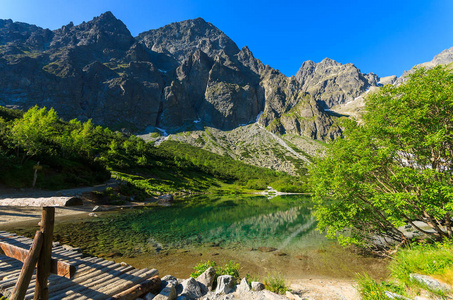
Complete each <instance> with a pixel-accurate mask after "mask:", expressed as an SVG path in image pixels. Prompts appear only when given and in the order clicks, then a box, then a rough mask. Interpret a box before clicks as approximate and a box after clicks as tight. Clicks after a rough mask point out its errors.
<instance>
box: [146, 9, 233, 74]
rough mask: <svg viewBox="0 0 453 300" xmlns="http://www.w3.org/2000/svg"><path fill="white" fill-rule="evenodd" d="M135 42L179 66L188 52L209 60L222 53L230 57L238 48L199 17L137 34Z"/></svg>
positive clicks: (223, 34)
mask: <svg viewBox="0 0 453 300" xmlns="http://www.w3.org/2000/svg"><path fill="white" fill-rule="evenodd" d="M137 40H138V41H139V42H141V43H143V44H144V45H145V46H146V47H147V48H148V49H149V50H151V51H154V52H157V53H163V54H166V55H167V56H169V57H171V58H173V59H174V60H175V66H176V65H178V64H181V63H182V62H183V61H184V60H185V58H186V57H187V55H188V54H189V53H192V52H193V51H195V50H196V49H200V50H201V51H203V52H204V53H206V54H207V55H208V56H210V57H214V56H215V55H218V54H220V52H221V51H224V52H225V53H226V54H227V55H229V56H233V55H235V54H236V53H238V52H239V48H238V47H237V45H236V44H235V43H234V42H233V41H232V40H231V39H230V38H229V37H228V36H227V35H226V34H225V33H223V32H222V31H221V30H219V29H218V28H217V27H215V26H214V25H212V24H211V23H209V22H206V21H205V20H203V19H202V18H197V19H192V20H186V21H182V22H176V23H171V24H169V25H166V26H164V27H161V28H159V29H153V30H149V31H146V32H144V33H141V34H139V36H138V37H137Z"/></svg>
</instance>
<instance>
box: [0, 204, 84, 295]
mask: <svg viewBox="0 0 453 300" xmlns="http://www.w3.org/2000/svg"><path fill="white" fill-rule="evenodd" d="M54 222H55V207H43V208H42V215H41V228H40V230H38V231H36V234H35V237H34V239H33V243H32V245H31V248H30V250H28V251H27V250H26V249H24V248H22V247H18V246H15V245H11V244H8V243H7V242H1V241H0V249H1V250H2V251H3V252H4V253H5V255H6V256H9V257H12V258H15V259H18V260H20V261H22V262H23V263H24V264H23V266H22V270H21V272H20V275H19V278H18V280H17V282H16V285H15V287H14V290H13V293H12V294H11V296H10V298H9V299H10V300H22V299H24V298H25V294H26V292H27V289H28V286H29V285H30V281H31V278H32V276H33V272H34V270H35V267H36V268H37V270H36V284H35V293H34V300H47V299H49V289H48V287H47V279H48V277H49V275H50V273H54V274H57V275H59V276H64V277H67V278H71V277H72V276H73V275H74V273H75V271H76V268H75V266H73V265H71V264H69V263H67V262H64V261H59V260H56V259H52V257H51V255H52V240H53V227H54Z"/></svg>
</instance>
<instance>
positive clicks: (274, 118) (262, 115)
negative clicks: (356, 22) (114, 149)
mask: <svg viewBox="0 0 453 300" xmlns="http://www.w3.org/2000/svg"><path fill="white" fill-rule="evenodd" d="M452 49H453V48H452ZM446 53H447V54H446V57H447V58H448V57H449V56H448V53H449V52H448V51H447V52H446ZM444 56H445V55H443V54H442V55H441V58H442V57H444ZM442 59H443V58H442ZM0 69H2V71H3V72H1V73H0V105H3V106H8V107H14V108H21V109H27V108H29V107H32V106H34V105H39V106H47V107H53V108H54V109H55V110H56V111H57V112H58V114H59V115H60V116H61V117H62V118H63V119H65V120H69V119H73V118H78V119H80V120H82V121H86V120H88V119H92V120H93V122H94V123H96V124H100V125H104V126H109V127H110V128H112V129H113V130H120V131H123V132H127V133H134V134H138V133H141V134H143V133H144V134H145V135H143V136H144V137H146V136H147V135H146V134H148V136H149V135H155V134H156V132H160V133H163V132H165V133H166V134H171V135H172V136H178V134H179V133H184V132H203V131H206V132H208V131H209V128H213V130H212V132H213V136H216V137H217V138H216V139H217V140H221V139H226V140H229V141H230V142H229V143H226V142H225V143H223V142H213V143H198V142H196V140H197V139H191V138H181V137H178V138H177V139H178V140H184V141H186V142H189V143H191V144H193V145H197V146H199V147H205V148H209V150H210V151H213V152H218V153H224V154H225V155H229V156H232V157H235V158H237V159H249V162H250V163H255V164H258V165H263V166H268V167H269V166H271V167H272V168H275V169H279V168H280V166H279V165H282V166H284V167H283V168H280V169H279V170H282V171H286V172H290V173H297V170H296V169H297V168H295V166H296V165H298V166H299V167H300V165H302V164H306V163H307V160H309V159H301V157H305V158H307V157H309V156H312V155H315V154H314V152H313V151H311V150H310V149H311V148H313V147H312V146H310V145H309V143H306V140H305V139H309V140H310V139H312V140H319V141H321V142H324V141H326V142H328V141H330V140H333V139H335V138H337V137H339V136H341V134H342V130H341V127H340V126H339V125H338V122H337V119H338V117H339V116H341V115H349V113H345V114H342V113H341V110H340V113H339V114H336V113H334V111H335V110H336V108H337V107H339V106H346V105H349V103H354V102H355V101H356V99H358V100H360V99H362V100H363V96H364V95H365V94H366V93H367V92H368V91H371V90H375V89H378V87H379V85H380V83H379V82H380V78H379V77H378V76H377V75H376V74H374V73H368V74H366V73H362V72H361V71H360V70H359V69H358V68H357V67H356V66H355V65H354V64H352V63H347V64H341V63H339V62H336V61H334V60H332V59H329V58H325V59H323V60H322V61H321V62H319V63H315V62H313V61H306V62H303V63H302V65H301V68H300V69H299V71H298V72H297V74H296V75H295V76H291V77H287V76H285V75H284V74H282V73H281V72H280V71H279V70H277V69H274V68H272V67H270V66H269V65H266V64H264V63H263V62H261V61H260V60H259V59H258V58H256V57H255V56H254V55H253V53H252V51H250V49H249V48H248V47H247V46H244V47H242V49H239V47H238V46H237V45H236V43H235V42H234V41H233V40H231V39H230V38H229V37H228V36H227V35H226V34H225V33H224V32H223V31H221V30H220V29H218V28H217V27H215V26H214V25H213V24H211V23H209V22H206V21H205V20H203V19H202V18H196V19H191V20H185V21H182V22H174V23H171V24H169V25H166V26H163V27H161V28H157V29H151V30H148V31H145V32H142V33H140V34H138V35H137V36H136V37H133V36H132V34H131V33H130V31H129V30H128V28H127V26H126V24H124V23H123V22H122V21H121V20H119V19H117V18H116V17H115V16H114V15H113V14H112V13H111V12H106V13H104V14H101V15H100V16H97V17H94V18H93V19H92V20H90V21H88V22H82V23H81V24H78V25H74V24H73V23H72V22H71V23H69V24H67V25H64V26H62V27H61V28H59V29H56V30H53V31H51V30H49V29H43V28H41V27H38V26H36V25H30V24H26V23H21V22H13V21H11V20H0ZM382 80H384V81H385V82H389V83H392V84H393V83H394V82H395V80H396V78H394V77H386V78H383V79H382ZM384 81H382V82H384ZM362 100H360V101H362ZM361 103H363V101H362V102H361ZM251 124H256V126H259V127H261V128H262V129H263V130H264V129H265V130H266V131H267V132H269V134H271V135H272V134H277V135H279V136H281V137H284V136H290V137H291V141H288V142H289V143H291V145H293V146H294V147H293V146H291V148H293V149H294V151H296V152H297V151H301V152H300V153H302V154H301V155H302V156H300V157H299V156H298V155H294V153H292V154H288V157H287V158H285V155H283V156H282V155H280V154H281V153H283V152H284V151H286V150H288V149H287V148H286V147H283V148H281V147H280V146H281V145H282V144H281V141H277V139H273V138H270V137H266V134H264V131H262V130H261V129H260V130H255V127H254V126H255V125H253V126H252V125H251ZM246 125H247V126H246ZM244 128H246V129H244ZM243 130H250V131H251V132H250V133H247V134H245V133H243V135H244V136H249V135H250V134H252V133H253V132H257V133H259V136H261V137H263V139H266V141H269V143H268V144H267V145H268V148H274V150H275V151H274V150H273V151H274V153H271V152H272V151H271V152H265V151H261V150H259V149H261V148H256V149H257V151H256V152H257V153H258V152H259V151H261V152H260V154H259V155H258V154H256V155H255V154H254V153H248V151H246V150H245V149H243V148H241V149H242V150H241V151H242V152H237V151H235V150H234V149H232V150H231V151H229V150H228V151H223V150H222V149H223V148H225V147H231V145H232V144H231V141H233V140H234V139H236V140H237V141H238V142H239V141H240V140H241V139H240V138H239V135H238V134H237V133H236V132H243ZM206 134H207V133H206ZM195 135H197V134H195ZM180 136H181V135H180ZM250 137H251V138H252V137H253V135H250ZM296 137H300V138H296ZM253 139H254V138H253ZM242 142H244V143H245V144H247V143H246V141H244V140H242ZM293 142H294V143H293ZM272 143H274V146H275V147H273V146H272V145H271V144H272ZM279 143H280V146H278V145H277V144H279ZM288 145H289V144H288ZM216 147H217V148H216ZM250 147H252V148H253V147H256V145H250ZM304 147H305V148H304ZM285 148H286V150H284V149H285ZM315 148H316V149H318V147H317V146H316V147H314V148H313V149H315ZM282 151H283V152H282ZM246 152H247V153H248V154H247V155H246V154H244V155H242V153H246ZM287 152H288V153H290V152H291V151H287ZM298 153H299V152H298ZM307 153H308V154H307ZM276 154H278V155H276ZM254 155H255V156H254ZM249 156H254V157H252V158H249ZM298 160H300V161H299V162H298ZM269 161H270V162H271V163H268V162H269Z"/></svg>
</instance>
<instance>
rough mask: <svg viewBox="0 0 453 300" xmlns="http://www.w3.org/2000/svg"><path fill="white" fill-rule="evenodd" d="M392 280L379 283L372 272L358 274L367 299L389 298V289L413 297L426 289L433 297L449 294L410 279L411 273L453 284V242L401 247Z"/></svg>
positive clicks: (395, 261) (361, 292)
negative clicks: (371, 275)
mask: <svg viewBox="0 0 453 300" xmlns="http://www.w3.org/2000/svg"><path fill="white" fill-rule="evenodd" d="M389 269H390V271H391V275H390V278H389V280H387V281H382V282H377V281H375V280H374V279H372V278H371V277H370V276H368V275H366V274H365V275H358V277H357V283H358V286H359V292H360V294H361V295H362V298H363V299H372V300H374V299H389V298H388V297H387V296H385V291H390V292H393V293H396V294H399V295H403V296H407V297H411V296H412V297H413V296H414V295H418V294H420V293H421V291H422V290H425V291H426V293H428V294H429V293H430V294H432V295H433V296H440V297H445V296H446V295H445V293H444V292H442V291H438V290H429V288H428V287H427V286H425V285H423V284H420V283H418V282H416V281H413V280H411V279H410V274H412V273H417V274H422V275H429V276H431V277H433V278H435V279H437V280H439V281H441V282H444V283H447V284H449V285H453V243H452V242H449V241H447V242H443V243H435V244H418V245H412V246H410V247H408V248H404V249H400V250H399V251H398V252H397V253H396V255H395V257H394V259H393V260H392V261H391V263H390V264H389Z"/></svg>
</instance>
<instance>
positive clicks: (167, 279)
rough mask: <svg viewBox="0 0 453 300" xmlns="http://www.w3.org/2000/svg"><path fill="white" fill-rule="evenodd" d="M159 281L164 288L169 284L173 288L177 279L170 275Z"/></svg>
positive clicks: (176, 283)
mask: <svg viewBox="0 0 453 300" xmlns="http://www.w3.org/2000/svg"><path fill="white" fill-rule="evenodd" d="M161 280H162V283H163V285H164V287H165V286H167V284H171V285H172V286H174V287H176V286H177V285H178V279H177V278H176V277H175V276H172V275H165V276H164V277H162V278H161Z"/></svg>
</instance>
